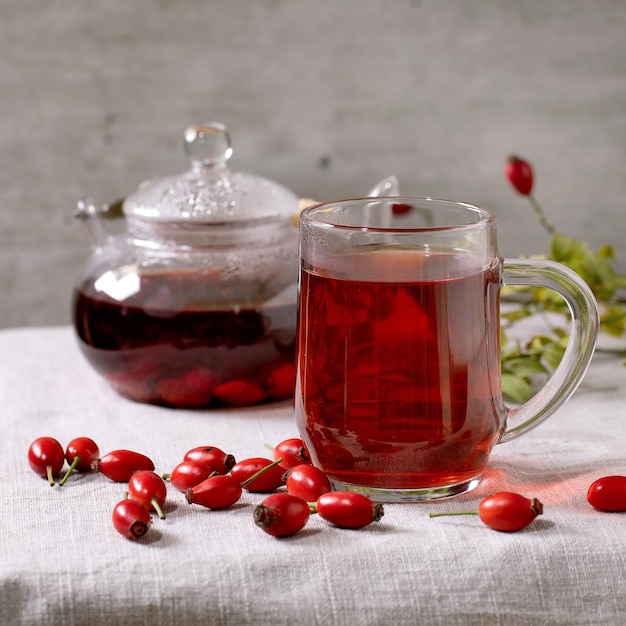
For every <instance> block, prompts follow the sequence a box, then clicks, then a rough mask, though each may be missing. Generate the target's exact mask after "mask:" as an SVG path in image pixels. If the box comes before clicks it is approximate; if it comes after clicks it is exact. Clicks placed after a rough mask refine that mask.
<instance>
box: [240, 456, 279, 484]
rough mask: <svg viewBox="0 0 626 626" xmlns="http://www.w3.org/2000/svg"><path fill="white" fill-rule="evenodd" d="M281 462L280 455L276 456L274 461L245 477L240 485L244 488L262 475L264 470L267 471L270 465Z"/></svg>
mask: <svg viewBox="0 0 626 626" xmlns="http://www.w3.org/2000/svg"><path fill="white" fill-rule="evenodd" d="M282 462H283V458H282V457H279V458H277V459H276V460H275V461H273V462H272V463H270V464H269V465H266V466H265V467H262V468H261V469H260V470H259V471H258V472H255V473H254V474H252V476H250V477H249V478H246V480H244V481H243V482H242V483H241V486H242V487H244V488H245V487H247V486H248V485H249V484H250V483H251V482H253V481H255V480H256V479H257V478H258V477H259V476H262V475H263V474H264V473H265V472H267V470H268V469H270V468H271V467H274V466H275V465H280V464H281V463H282Z"/></svg>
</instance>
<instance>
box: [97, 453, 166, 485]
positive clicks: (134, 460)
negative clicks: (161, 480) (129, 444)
mask: <svg viewBox="0 0 626 626" xmlns="http://www.w3.org/2000/svg"><path fill="white" fill-rule="evenodd" d="M91 469H92V470H93V471H94V472H100V473H101V474H103V475H104V476H106V477H107V478H109V479H110V480H113V481H115V482H118V483H127V482H128V481H129V480H130V477H131V476H132V475H133V474H134V473H135V472H139V471H141V470H154V463H153V462H152V461H151V460H150V459H149V458H148V457H147V456H145V455H144V454H141V453H139V452H133V451H132V450H113V451H112V452H109V453H108V454H105V455H104V456H103V457H102V458H99V459H96V460H95V461H94V462H93V463H92V464H91Z"/></svg>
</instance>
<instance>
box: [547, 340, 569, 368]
mask: <svg viewBox="0 0 626 626" xmlns="http://www.w3.org/2000/svg"><path fill="white" fill-rule="evenodd" d="M564 353H565V348H564V347H563V346H562V345H560V344H557V343H555V344H552V345H551V346H549V347H548V348H547V349H546V350H545V351H544V352H543V359H544V360H545V362H546V363H547V364H548V366H549V367H550V368H552V369H553V370H554V369H556V368H557V366H558V364H559V363H560V362H561V359H562V358H563V354H564Z"/></svg>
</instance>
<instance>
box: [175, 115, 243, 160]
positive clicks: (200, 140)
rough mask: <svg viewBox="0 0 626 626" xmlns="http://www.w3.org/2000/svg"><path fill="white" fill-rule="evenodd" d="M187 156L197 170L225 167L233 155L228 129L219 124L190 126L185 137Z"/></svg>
mask: <svg viewBox="0 0 626 626" xmlns="http://www.w3.org/2000/svg"><path fill="white" fill-rule="evenodd" d="M184 142H185V143H184V148H185V154H186V155H187V158H188V159H189V162H190V163H191V166H192V168H193V169H195V170H199V169H203V168H207V167H222V168H223V167H225V166H226V162H227V161H228V159H230V157H231V156H232V154H233V149H232V148H231V142H230V134H229V132H228V129H227V128H226V126H224V125H223V124H220V123H219V122H210V123H208V124H203V125H202V126H190V127H189V128H188V129H187V130H186V131H185V135H184Z"/></svg>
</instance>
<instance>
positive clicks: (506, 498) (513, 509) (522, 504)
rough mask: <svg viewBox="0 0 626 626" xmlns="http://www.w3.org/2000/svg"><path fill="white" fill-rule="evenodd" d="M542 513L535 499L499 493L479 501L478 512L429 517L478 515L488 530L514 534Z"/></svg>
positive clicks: (541, 507) (449, 513)
mask: <svg viewBox="0 0 626 626" xmlns="http://www.w3.org/2000/svg"><path fill="white" fill-rule="evenodd" d="M542 513H543V505H542V504H541V502H539V500H537V498H533V499H532V500H531V499H530V498H526V497H525V496H522V495H520V494H518V493H511V492H509V491H501V492H499V493H494V494H492V495H490V496H487V497H486V498H483V500H481V502H480V504H479V506H478V511H451V512H447V513H431V514H430V517H441V516H444V515H478V516H479V518H480V520H481V521H482V522H483V524H485V525H486V526H489V528H492V529H493V530H499V531H501V532H515V531H517V530H521V529H522V528H526V526H528V524H530V523H531V522H532V521H533V520H534V519H535V518H536V517H537V515H541V514H542Z"/></svg>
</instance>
